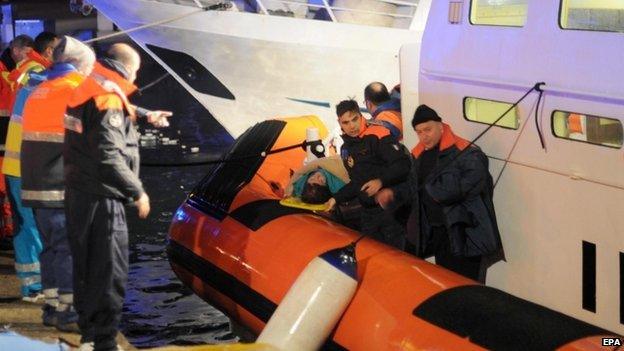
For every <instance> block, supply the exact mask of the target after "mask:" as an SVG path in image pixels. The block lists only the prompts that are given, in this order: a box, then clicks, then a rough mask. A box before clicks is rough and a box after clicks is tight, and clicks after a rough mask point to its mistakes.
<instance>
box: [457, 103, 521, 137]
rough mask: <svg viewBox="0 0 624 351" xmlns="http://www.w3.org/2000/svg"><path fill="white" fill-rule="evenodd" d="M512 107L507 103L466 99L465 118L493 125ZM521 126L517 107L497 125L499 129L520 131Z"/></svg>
mask: <svg viewBox="0 0 624 351" xmlns="http://www.w3.org/2000/svg"><path fill="white" fill-rule="evenodd" d="M512 105H513V104H510V103H507V102H500V101H492V100H484V99H477V98H473V97H466V98H464V118H465V119H467V120H469V121H473V122H479V123H485V124H492V123H494V121H496V120H497V119H498V118H499V117H500V116H501V115H502V114H503V113H505V111H507V110H509V108H510V107H511V106H512ZM519 124H520V122H519V119H518V107H517V106H515V107H514V108H513V109H511V111H509V112H507V114H506V115H505V117H503V118H501V120H500V121H498V123H496V125H497V126H499V127H503V128H510V129H518V126H519Z"/></svg>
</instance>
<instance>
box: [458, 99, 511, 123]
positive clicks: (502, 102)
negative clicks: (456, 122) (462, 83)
mask: <svg viewBox="0 0 624 351" xmlns="http://www.w3.org/2000/svg"><path fill="white" fill-rule="evenodd" d="M468 99H474V100H477V101H482V102H495V103H499V104H505V105H507V106H508V107H511V106H513V103H511V102H507V101H500V100H492V99H484V98H479V97H476V96H465V97H464V98H463V99H462V112H463V116H464V119H465V120H466V121H468V122H472V123H479V124H485V125H488V126H491V125H492V123H490V122H485V121H479V120H475V119H471V118H469V115H468V109H467V106H468V105H467V101H468ZM514 111H515V114H516V126H515V127H512V126H507V125H502V124H500V123H501V122H503V121H504V120H505V118H503V119H501V120H500V121H499V122H498V124H494V127H499V128H503V129H508V130H518V129H520V114H519V113H518V106H517V105H516V106H514V108H513V109H511V111H509V112H507V114H510V113H513V112H514ZM498 117H500V115H498V116H496V118H498Z"/></svg>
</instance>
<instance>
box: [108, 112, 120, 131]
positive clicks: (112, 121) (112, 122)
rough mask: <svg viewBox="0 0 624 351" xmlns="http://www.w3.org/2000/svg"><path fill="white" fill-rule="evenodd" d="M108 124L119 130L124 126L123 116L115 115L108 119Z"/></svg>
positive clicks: (117, 113)
mask: <svg viewBox="0 0 624 351" xmlns="http://www.w3.org/2000/svg"><path fill="white" fill-rule="evenodd" d="M108 124H110V125H111V126H112V127H115V128H119V127H121V125H122V124H123V115H122V114H121V113H119V112H116V113H113V114H111V115H110V117H108Z"/></svg>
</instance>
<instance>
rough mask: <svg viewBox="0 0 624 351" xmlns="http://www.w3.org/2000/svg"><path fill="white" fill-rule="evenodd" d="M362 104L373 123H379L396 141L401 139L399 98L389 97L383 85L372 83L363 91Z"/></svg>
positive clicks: (401, 120)
mask: <svg viewBox="0 0 624 351" xmlns="http://www.w3.org/2000/svg"><path fill="white" fill-rule="evenodd" d="M364 104H365V105H366V108H367V109H368V111H369V112H370V114H371V116H372V117H373V121H375V122H379V123H381V125H383V126H384V127H386V128H387V129H388V130H389V131H390V133H391V134H392V136H393V137H395V138H396V139H397V140H402V139H403V119H402V117H401V99H400V98H396V97H391V96H390V93H388V88H386V86H385V85H384V84H383V83H380V82H372V83H370V84H369V85H367V86H366V88H365V89H364ZM373 123H374V122H373Z"/></svg>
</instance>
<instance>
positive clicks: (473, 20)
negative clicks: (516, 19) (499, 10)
mask: <svg viewBox="0 0 624 351" xmlns="http://www.w3.org/2000/svg"><path fill="white" fill-rule="evenodd" d="M480 1H487V0H470V7H469V9H468V22H469V23H470V24H471V25H473V26H489V27H503V28H524V27H525V26H526V23H527V17H528V9H529V1H528V0H526V4H525V9H524V11H525V14H524V18H523V22H522V24H509V23H503V22H501V23H492V22H485V21H483V20H479V18H478V17H477V14H476V13H477V10H476V8H477V6H478V5H479V2H480ZM501 5H502V4H501ZM501 5H491V6H501ZM473 15H474V17H473ZM495 18H501V17H495Z"/></svg>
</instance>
